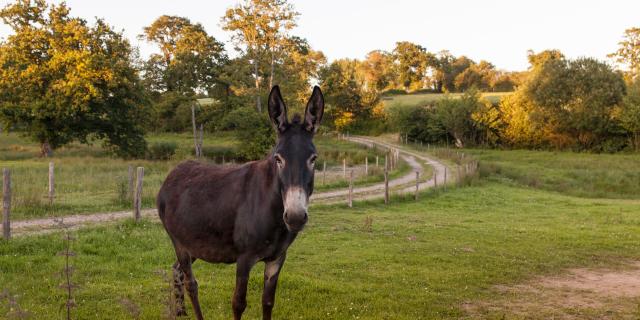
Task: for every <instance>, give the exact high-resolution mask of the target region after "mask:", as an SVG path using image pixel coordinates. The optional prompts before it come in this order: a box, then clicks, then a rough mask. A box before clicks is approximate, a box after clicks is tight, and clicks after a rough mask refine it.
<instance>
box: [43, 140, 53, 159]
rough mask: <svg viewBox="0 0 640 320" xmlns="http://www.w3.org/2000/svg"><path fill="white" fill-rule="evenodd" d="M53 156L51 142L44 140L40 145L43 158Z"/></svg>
mask: <svg viewBox="0 0 640 320" xmlns="http://www.w3.org/2000/svg"><path fill="white" fill-rule="evenodd" d="M52 156H53V150H52V149H51V145H50V144H49V142H47V141H45V142H42V144H41V145H40V157H42V158H50V157H52Z"/></svg>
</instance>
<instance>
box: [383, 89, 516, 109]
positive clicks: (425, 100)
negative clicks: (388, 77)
mask: <svg viewBox="0 0 640 320" xmlns="http://www.w3.org/2000/svg"><path fill="white" fill-rule="evenodd" d="M511 93H512V92H483V93H482V94H481V96H482V97H483V98H485V99H487V100H489V101H490V102H491V103H498V102H500V100H501V99H502V97H504V96H506V95H509V94H511ZM461 95H462V94H461V93H446V94H445V93H421V94H406V95H393V96H389V97H384V98H383V101H384V104H385V108H393V107H402V106H407V107H409V106H424V105H429V104H432V103H434V102H436V101H438V100H440V99H443V98H444V97H446V96H450V97H453V98H457V97H460V96H461Z"/></svg>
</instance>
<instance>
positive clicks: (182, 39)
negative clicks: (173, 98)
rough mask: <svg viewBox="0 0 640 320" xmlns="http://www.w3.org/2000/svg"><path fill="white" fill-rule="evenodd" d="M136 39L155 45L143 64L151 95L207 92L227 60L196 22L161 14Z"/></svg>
mask: <svg viewBox="0 0 640 320" xmlns="http://www.w3.org/2000/svg"><path fill="white" fill-rule="evenodd" d="M140 38H142V39H144V40H146V41H149V42H151V43H153V44H155V45H157V46H158V48H159V49H160V54H153V55H151V56H150V57H149V60H148V61H147V62H146V64H145V83H146V85H147V87H148V88H149V89H150V90H151V91H154V92H160V93H163V92H167V91H170V92H177V93H180V94H183V95H192V94H194V93H208V92H210V91H211V90H213V89H214V88H215V87H216V86H217V85H223V83H221V81H220V74H221V72H222V67H223V65H224V63H225V62H226V61H227V56H226V54H225V51H224V45H223V44H222V43H221V42H219V41H218V40H216V39H215V38H214V37H212V36H210V35H209V34H207V32H206V30H204V27H203V26H202V25H201V24H199V23H192V22H191V21H190V20H189V19H187V18H184V17H177V16H167V15H163V16H160V17H159V18H158V19H156V20H155V21H154V22H153V23H152V24H151V25H149V26H147V27H145V28H144V33H143V34H142V35H140Z"/></svg>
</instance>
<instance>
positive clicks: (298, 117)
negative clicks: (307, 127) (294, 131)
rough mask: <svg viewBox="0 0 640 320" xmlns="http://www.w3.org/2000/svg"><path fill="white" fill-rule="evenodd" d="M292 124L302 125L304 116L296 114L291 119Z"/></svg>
mask: <svg viewBox="0 0 640 320" xmlns="http://www.w3.org/2000/svg"><path fill="white" fill-rule="evenodd" d="M291 124H302V116H301V115H300V114H299V113H295V114H294V115H293V118H292V119H291Z"/></svg>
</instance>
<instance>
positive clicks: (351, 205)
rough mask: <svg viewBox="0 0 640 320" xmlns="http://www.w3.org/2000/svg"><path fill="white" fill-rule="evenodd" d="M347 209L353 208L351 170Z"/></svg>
mask: <svg viewBox="0 0 640 320" xmlns="http://www.w3.org/2000/svg"><path fill="white" fill-rule="evenodd" d="M349 208H353V170H351V171H350V172H349Z"/></svg>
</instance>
